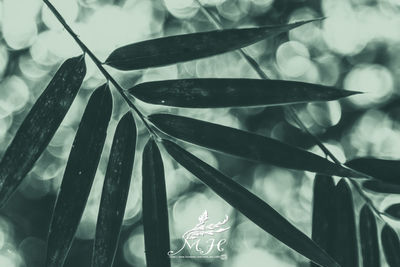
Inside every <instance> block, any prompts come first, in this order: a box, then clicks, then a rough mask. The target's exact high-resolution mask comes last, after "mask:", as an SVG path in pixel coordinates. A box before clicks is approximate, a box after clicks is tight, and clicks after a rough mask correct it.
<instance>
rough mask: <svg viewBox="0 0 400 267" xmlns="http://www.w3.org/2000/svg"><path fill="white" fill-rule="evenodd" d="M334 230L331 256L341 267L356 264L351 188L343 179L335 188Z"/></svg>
mask: <svg viewBox="0 0 400 267" xmlns="http://www.w3.org/2000/svg"><path fill="white" fill-rule="evenodd" d="M334 201H335V206H336V209H335V213H336V214H335V219H336V220H335V221H334V224H335V231H334V233H333V237H334V238H333V242H332V244H333V246H332V254H331V255H332V256H333V258H334V259H335V260H337V262H338V263H339V264H340V265H341V266H342V267H354V266H358V246H357V233H356V224H355V219H354V207H353V198H352V196H351V190H350V187H349V186H348V184H347V183H346V181H345V180H344V179H342V180H340V182H339V183H338V184H337V185H336V189H335V200H334Z"/></svg>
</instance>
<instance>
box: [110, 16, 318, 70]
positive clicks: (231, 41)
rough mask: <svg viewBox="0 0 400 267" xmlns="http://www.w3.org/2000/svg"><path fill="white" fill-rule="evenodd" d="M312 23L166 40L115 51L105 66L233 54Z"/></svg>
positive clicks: (141, 65) (135, 66)
mask: <svg viewBox="0 0 400 267" xmlns="http://www.w3.org/2000/svg"><path fill="white" fill-rule="evenodd" d="M316 20H321V19H312V20H305V21H300V22H296V23H292V24H285V25H274V26H264V27H254V28H245V29H228V30H216V31H209V32H200V33H190V34H184V35H176V36H168V37H162V38H157V39H152V40H146V41H143V42H139V43H134V44H130V45H126V46H123V47H120V48H118V49H116V50H114V51H113V52H112V53H111V54H110V55H109V57H108V58H107V59H106V61H105V64H107V65H109V66H111V67H114V68H117V69H119V70H137V69H143V68H149V67H157V66H165V65H169V64H175V63H178V62H182V61H188V60H193V59H198V58H203V57H209V56H213V55H217V54H220V53H224V52H228V51H232V50H235V49H238V48H242V47H245V46H248V45H251V44H253V43H255V42H258V41H261V40H262V39H265V38H267V37H274V36H276V35H278V34H280V33H283V32H287V31H289V30H291V29H294V28H296V27H299V26H301V25H303V24H306V23H309V22H312V21H316Z"/></svg>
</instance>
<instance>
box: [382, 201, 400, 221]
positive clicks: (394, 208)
mask: <svg viewBox="0 0 400 267" xmlns="http://www.w3.org/2000/svg"><path fill="white" fill-rule="evenodd" d="M385 212H386V213H387V214H389V215H390V216H392V217H393V218H394V219H397V220H400V204H399V203H397V204H393V205H391V206H389V207H388V208H387V209H386V210H385Z"/></svg>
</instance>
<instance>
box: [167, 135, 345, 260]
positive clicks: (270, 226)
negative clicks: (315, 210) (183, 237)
mask: <svg viewBox="0 0 400 267" xmlns="http://www.w3.org/2000/svg"><path fill="white" fill-rule="evenodd" d="M163 145H164V147H165V148H166V150H167V151H168V153H169V154H170V155H171V156H172V157H173V158H174V159H175V160H176V161H177V162H178V163H179V164H181V165H182V166H183V167H184V168H186V169H187V170H188V171H190V172H191V173H193V174H194V175H195V176H197V177H198V178H199V179H200V180H201V181H202V182H203V183H205V184H206V185H207V186H209V187H210V188H211V189H212V190H214V192H215V193H217V194H218V195H219V196H220V197H222V198H223V199H224V200H225V201H226V202H228V203H229V204H230V205H232V206H233V207H234V208H236V209H237V210H239V211H240V212H241V213H243V214H244V215H245V216H246V217H247V218H249V219H250V220H251V221H253V222H254V223H255V224H256V225H258V226H259V227H261V228H262V229H263V230H264V231H266V232H268V233H269V234H271V235H272V236H274V237H275V238H276V239H278V240H279V241H281V242H282V243H284V244H286V245H287V246H288V247H290V248H292V249H293V250H295V251H297V252H298V253H300V254H302V255H303V256H305V257H307V258H308V259H310V260H312V261H314V262H315V263H317V264H319V265H321V266H325V267H330V266H335V267H338V266H339V265H338V264H337V263H336V262H335V261H334V260H333V259H332V258H331V257H330V256H329V255H328V254H327V253H326V252H325V251H324V250H323V249H321V248H320V247H319V246H318V245H317V244H315V243H314V242H313V241H312V240H311V239H310V238H309V237H307V236H306V235H305V234H303V233H302V232H301V231H299V230H298V229H297V228H296V227H294V226H293V225H292V224H291V223H290V222H288V221H287V220H286V219H285V218H284V217H282V216H281V215H280V214H279V213H278V212H277V211H275V210H274V209H273V208H272V207H270V206H269V205H268V204H267V203H265V202H264V201H262V200H261V199H260V198H258V197H257V196H255V195H254V194H252V193H251V192H249V191H248V190H247V189H245V188H244V187H242V186H241V185H239V184H238V183H236V182H235V181H233V180H232V179H230V178H228V177H226V176H225V175H224V174H222V173H221V172H219V171H218V170H216V169H214V168H213V167H211V166H210V165H208V164H207V163H205V162H203V161H201V160H200V159H198V158H197V157H195V156H194V155H192V154H190V153H189V152H187V151H186V150H184V149H182V148H181V147H179V146H178V145H176V144H174V143H172V142H170V141H167V140H163Z"/></svg>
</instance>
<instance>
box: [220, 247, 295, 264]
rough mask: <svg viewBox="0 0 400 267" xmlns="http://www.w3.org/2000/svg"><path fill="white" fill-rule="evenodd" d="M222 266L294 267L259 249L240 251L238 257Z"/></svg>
mask: <svg viewBox="0 0 400 267" xmlns="http://www.w3.org/2000/svg"><path fill="white" fill-rule="evenodd" d="M224 266H231V267H243V266H252V267H265V266H274V267H290V266H294V263H293V262H290V263H289V262H287V261H283V260H280V259H279V258H277V257H276V256H274V255H272V254H270V253H269V252H267V251H266V250H264V249H260V248H251V249H249V250H245V251H241V252H240V253H239V254H238V255H235V256H234V258H233V259H232V260H231V261H230V262H229V264H226V265H224Z"/></svg>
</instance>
